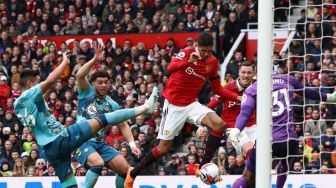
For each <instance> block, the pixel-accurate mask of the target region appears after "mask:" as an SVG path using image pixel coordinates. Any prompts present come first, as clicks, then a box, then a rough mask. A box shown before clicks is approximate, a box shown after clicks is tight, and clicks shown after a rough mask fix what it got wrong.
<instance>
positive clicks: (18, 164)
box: [13, 158, 26, 177]
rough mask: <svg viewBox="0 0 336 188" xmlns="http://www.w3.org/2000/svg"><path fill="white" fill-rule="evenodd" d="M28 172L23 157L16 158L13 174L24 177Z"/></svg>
mask: <svg viewBox="0 0 336 188" xmlns="http://www.w3.org/2000/svg"><path fill="white" fill-rule="evenodd" d="M25 174H26V167H25V164H24V161H23V160H22V159H21V158H17V159H15V162H14V171H13V176H16V177H23V176H25Z"/></svg>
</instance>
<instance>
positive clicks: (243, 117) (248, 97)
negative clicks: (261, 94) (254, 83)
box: [236, 89, 256, 131]
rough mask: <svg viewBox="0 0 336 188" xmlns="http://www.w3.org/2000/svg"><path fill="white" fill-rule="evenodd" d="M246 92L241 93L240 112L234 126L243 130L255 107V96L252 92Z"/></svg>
mask: <svg viewBox="0 0 336 188" xmlns="http://www.w3.org/2000/svg"><path fill="white" fill-rule="evenodd" d="M246 90H247V92H245V93H244V94H243V97H242V101H241V106H240V113H239V115H238V117H237V119H236V128H238V129H239V130H241V131H242V130H243V129H244V127H245V125H246V123H247V121H248V120H249V118H250V116H251V115H252V113H253V110H254V109H255V108H256V97H255V95H253V92H249V91H248V89H246Z"/></svg>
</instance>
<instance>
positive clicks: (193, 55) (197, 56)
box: [188, 52, 201, 64]
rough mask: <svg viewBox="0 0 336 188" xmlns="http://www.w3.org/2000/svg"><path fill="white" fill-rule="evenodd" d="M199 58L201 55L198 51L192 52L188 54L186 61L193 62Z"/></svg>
mask: <svg viewBox="0 0 336 188" xmlns="http://www.w3.org/2000/svg"><path fill="white" fill-rule="evenodd" d="M199 59H201V56H200V55H199V52H193V53H191V54H190V57H189V60H188V62H189V63H193V64H194V63H196V62H197V60H199Z"/></svg>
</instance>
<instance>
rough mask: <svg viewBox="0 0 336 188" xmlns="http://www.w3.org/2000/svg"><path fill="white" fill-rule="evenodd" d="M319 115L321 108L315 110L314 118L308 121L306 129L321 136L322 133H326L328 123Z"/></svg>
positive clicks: (314, 134)
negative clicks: (320, 118)
mask: <svg viewBox="0 0 336 188" xmlns="http://www.w3.org/2000/svg"><path fill="white" fill-rule="evenodd" d="M319 117H320V112H319V110H317V109H315V110H313V112H312V119H309V120H307V121H306V123H305V126H304V131H305V132H307V131H308V132H310V133H311V134H312V136H321V134H324V133H325V131H326V128H327V124H326V122H325V121H324V120H319Z"/></svg>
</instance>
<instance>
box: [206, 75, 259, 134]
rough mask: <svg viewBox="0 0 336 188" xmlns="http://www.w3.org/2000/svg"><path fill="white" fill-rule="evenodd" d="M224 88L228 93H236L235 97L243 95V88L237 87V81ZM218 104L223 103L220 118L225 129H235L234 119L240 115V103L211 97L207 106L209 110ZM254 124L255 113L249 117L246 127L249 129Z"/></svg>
mask: <svg viewBox="0 0 336 188" xmlns="http://www.w3.org/2000/svg"><path fill="white" fill-rule="evenodd" d="M225 88H226V89H227V90H229V91H232V92H234V93H236V94H237V95H239V96H241V95H243V93H244V91H245V88H243V87H242V86H240V85H239V83H238V81H237V80H233V81H231V82H230V83H228V84H227V85H226V86H225ZM220 103H223V111H222V115H221V118H222V119H223V121H224V122H225V124H226V128H235V124H236V119H237V117H238V115H239V113H240V101H238V100H225V99H223V98H222V97H213V98H212V99H211V101H210V103H209V104H208V107H209V108H215V107H216V106H218V105H219V104H220ZM255 124H256V114H255V111H254V112H253V114H252V115H251V116H250V118H249V120H248V122H247V123H246V127H250V126H252V125H255Z"/></svg>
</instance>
